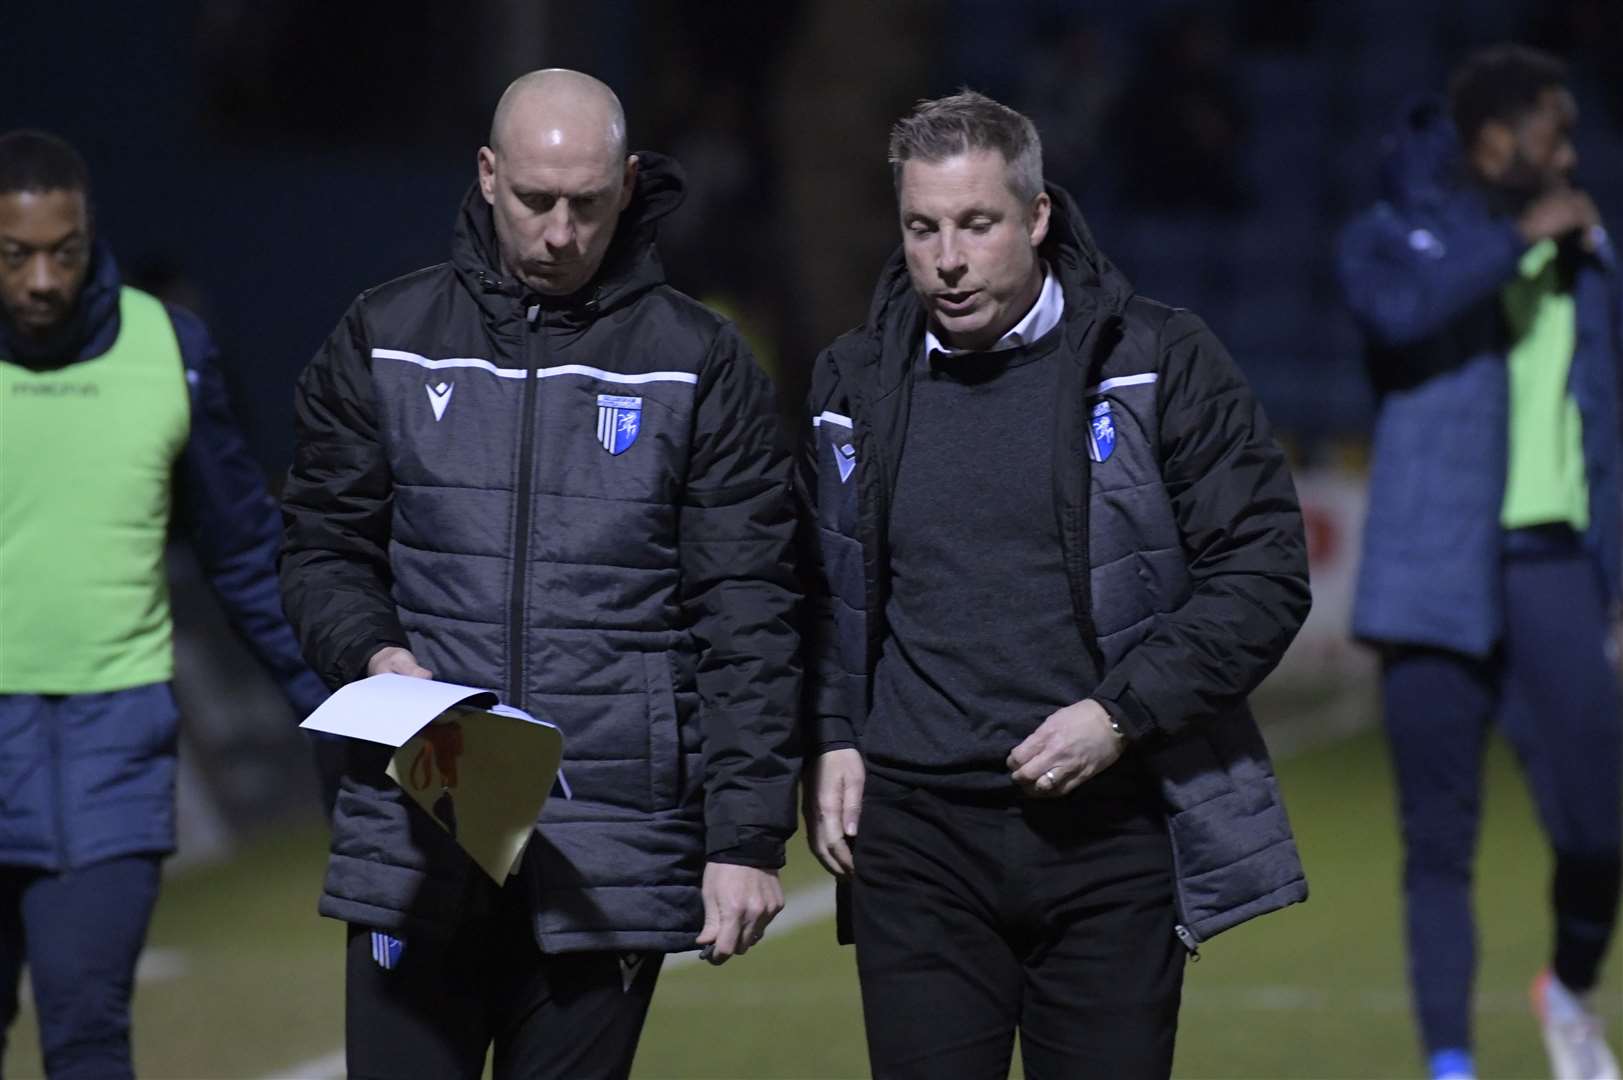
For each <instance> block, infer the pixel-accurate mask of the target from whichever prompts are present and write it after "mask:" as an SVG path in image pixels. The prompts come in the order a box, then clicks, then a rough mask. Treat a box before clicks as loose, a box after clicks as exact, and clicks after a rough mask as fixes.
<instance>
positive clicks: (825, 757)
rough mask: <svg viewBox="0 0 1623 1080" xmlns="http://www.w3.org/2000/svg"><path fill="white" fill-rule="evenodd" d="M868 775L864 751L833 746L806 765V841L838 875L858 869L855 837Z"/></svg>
mask: <svg viewBox="0 0 1623 1080" xmlns="http://www.w3.org/2000/svg"><path fill="white" fill-rule="evenodd" d="M866 777H867V772H866V770H864V769H863V767H862V751H860V750H855V749H849V748H848V749H843V750H830V751H829V752H828V753H826V754H821V755H819V756H818V757H817V758H816V759H815V760H813V761H812V762H811V763H810V764H809V765H808V766H807V769H806V779H805V803H806V805H805V813H806V841H807V843H809V844H810V845H811V850H812V854H813V855H815V856H817V861H818V862H820V863H822V864H823V869H825V870H827V871H828V872H829V873H831V874H833V875H834V876H835V877H838V878H846V877H850V876H851V875H852V874H853V873H855V872H856V863H855V861H854V860H853V859H852V857H851V840H852V839H853V838H854V837H855V836H856V835H857V822H858V821H859V820H860V819H861V817H862V785H863V783H864V781H865V779H866Z"/></svg>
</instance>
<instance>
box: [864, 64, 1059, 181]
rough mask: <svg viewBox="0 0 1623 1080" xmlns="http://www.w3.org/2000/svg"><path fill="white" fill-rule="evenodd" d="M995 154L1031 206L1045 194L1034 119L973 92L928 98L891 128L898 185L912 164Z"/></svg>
mask: <svg viewBox="0 0 1623 1080" xmlns="http://www.w3.org/2000/svg"><path fill="white" fill-rule="evenodd" d="M978 150H996V151H997V152H998V153H1000V154H1002V155H1003V160H1004V161H1005V162H1007V163H1008V166H1009V168H1008V180H1009V190H1011V191H1013V192H1014V194H1015V196H1016V197H1018V198H1019V199H1020V201H1021V202H1028V203H1029V202H1030V201H1031V200H1033V199H1035V198H1036V197H1037V196H1038V195H1039V194H1041V193H1042V190H1043V143H1042V139H1040V138H1038V136H1037V125H1036V124H1033V123H1032V122H1031V118H1030V117H1028V116H1025V115H1024V114H1022V113H1018V112H1015V111H1014V110H1013V109H1011V108H1009V107H1008V106H1007V105H1003V104H1001V103H999V102H996V101H993V100H992V99H991V98H989V97H987V96H986V95H985V94H978V93H976V92H975V91H973V90H968V89H965V90H960V91H959V92H958V93H956V94H953V95H951V96H950V97H944V98H936V99H934V100H930V99H925V100H923V101H920V102H919V103H918V104H917V105H915V106H914V107H913V111H912V112H911V113H908V114H907V115H906V116H904V117H902V118H901V119H900V120H898V121H896V125H895V126H894V127H892V128H891V129H890V166H891V174H892V176H893V178H894V179H895V181H896V186H897V187H898V188H900V187H901V184H902V166H903V165H904V164H905V163H907V162H909V161H924V162H929V163H932V164H934V163H936V162H941V161H945V160H947V159H948V158H951V157H957V156H958V155H959V154H967V153H971V152H973V151H978Z"/></svg>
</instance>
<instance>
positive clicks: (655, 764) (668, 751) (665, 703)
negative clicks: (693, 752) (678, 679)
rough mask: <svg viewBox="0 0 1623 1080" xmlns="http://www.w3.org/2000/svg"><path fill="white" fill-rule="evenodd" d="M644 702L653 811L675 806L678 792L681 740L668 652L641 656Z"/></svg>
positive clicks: (680, 769) (680, 784)
mask: <svg viewBox="0 0 1623 1080" xmlns="http://www.w3.org/2000/svg"><path fill="white" fill-rule="evenodd" d="M642 659H643V675H644V678H645V679H646V681H647V690H648V693H647V701H648V789H649V790H648V793H649V798H650V802H649V805H650V807H651V808H652V809H654V810H668V809H670V808H671V807H674V806H676V805H677V802H678V798H679V796H680V794H681V790H682V741H681V734H680V733H679V732H678V731H677V718H676V687H675V684H674V682H673V680H672V677H671V658H670V654H669V653H663V652H658V653H653V652H651V653H644V654H643V658H642Z"/></svg>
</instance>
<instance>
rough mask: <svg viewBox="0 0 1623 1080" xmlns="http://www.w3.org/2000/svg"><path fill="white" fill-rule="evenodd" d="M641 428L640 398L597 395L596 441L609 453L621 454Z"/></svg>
mask: <svg viewBox="0 0 1623 1080" xmlns="http://www.w3.org/2000/svg"><path fill="white" fill-rule="evenodd" d="M641 430H642V398H640V397H618V396H616V395H614V394H599V395H597V441H598V444H599V445H601V446H602V447H603V449H605V450H607V451H608V452H609V453H611V454H623V453H625V452H626V451H627V450H629V449H631V444H632V443H634V442H636V441H637V433H638V432H639V431H641Z"/></svg>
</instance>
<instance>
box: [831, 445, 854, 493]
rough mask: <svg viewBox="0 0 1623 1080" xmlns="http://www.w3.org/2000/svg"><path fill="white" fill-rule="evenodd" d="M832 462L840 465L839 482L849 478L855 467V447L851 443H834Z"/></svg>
mask: <svg viewBox="0 0 1623 1080" xmlns="http://www.w3.org/2000/svg"><path fill="white" fill-rule="evenodd" d="M834 464H836V465H838V466H839V467H840V483H842V484H843V483H845V482H846V481H847V480H849V479H851V473H852V472H853V471H854V470H855V469H856V467H857V448H856V447H855V446H853V445H852V444H851V443H835V444H834Z"/></svg>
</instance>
